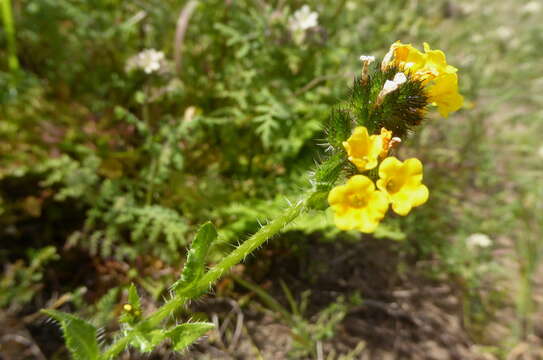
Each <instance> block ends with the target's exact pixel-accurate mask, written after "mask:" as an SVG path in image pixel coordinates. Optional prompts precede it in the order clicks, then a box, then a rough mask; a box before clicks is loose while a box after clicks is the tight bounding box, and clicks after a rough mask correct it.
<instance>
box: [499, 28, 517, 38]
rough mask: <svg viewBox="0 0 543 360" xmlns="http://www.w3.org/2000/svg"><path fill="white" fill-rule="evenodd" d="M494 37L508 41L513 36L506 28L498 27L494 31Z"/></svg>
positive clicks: (511, 31)
mask: <svg viewBox="0 0 543 360" xmlns="http://www.w3.org/2000/svg"><path fill="white" fill-rule="evenodd" d="M496 35H498V37H499V38H500V39H502V40H508V39H509V38H511V36H513V30H512V29H511V28H510V27H507V26H500V27H499V28H497V29H496Z"/></svg>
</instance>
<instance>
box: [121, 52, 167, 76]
mask: <svg viewBox="0 0 543 360" xmlns="http://www.w3.org/2000/svg"><path fill="white" fill-rule="evenodd" d="M163 63H164V53H163V52H162V51H156V50H155V49H146V50H143V51H141V52H140V53H139V54H137V55H135V56H133V57H131V58H130V59H128V61H127V63H126V69H127V71H131V70H135V69H141V70H143V71H144V72H145V73H146V74H151V73H153V72H156V71H158V70H160V68H161V67H162V65H163Z"/></svg>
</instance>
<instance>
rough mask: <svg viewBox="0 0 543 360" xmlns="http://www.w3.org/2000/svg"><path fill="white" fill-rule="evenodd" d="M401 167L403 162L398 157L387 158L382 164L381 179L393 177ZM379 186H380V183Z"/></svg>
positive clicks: (380, 167) (380, 169)
mask: <svg viewBox="0 0 543 360" xmlns="http://www.w3.org/2000/svg"><path fill="white" fill-rule="evenodd" d="M401 166H402V162H401V161H400V160H398V159H397V158H396V157H394V156H390V157H387V158H386V159H385V160H383V161H382V162H381V165H380V166H379V177H380V178H386V177H389V176H392V174H395V173H396V172H397V171H398V169H399V168H400V167H401ZM377 186H379V182H378V185H377ZM381 190H382V189H381Z"/></svg>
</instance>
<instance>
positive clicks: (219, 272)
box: [102, 200, 305, 359]
mask: <svg viewBox="0 0 543 360" xmlns="http://www.w3.org/2000/svg"><path fill="white" fill-rule="evenodd" d="M304 209H305V200H304V201H300V202H298V203H297V204H296V205H294V206H292V207H291V208H289V209H288V210H287V211H285V212H284V213H283V214H282V215H281V216H279V217H277V218H276V219H275V220H273V221H272V222H270V223H269V224H267V225H265V226H263V227H262V228H261V229H260V230H259V231H258V232H256V233H255V234H254V235H253V236H251V237H250V238H249V239H247V240H246V241H245V242H244V243H243V244H241V245H240V246H238V247H237V248H236V249H235V250H234V251H232V252H231V253H230V254H228V255H227V256H226V257H225V258H224V259H222V260H221V262H219V263H218V264H217V265H215V266H214V267H213V268H211V269H210V270H209V271H208V272H207V273H206V274H205V275H204V276H203V277H202V278H201V279H200V280H198V282H197V283H196V285H195V286H194V287H193V288H192V289H191V290H190V294H184V293H181V294H178V295H176V296H175V297H174V298H172V299H171V300H169V301H168V302H166V303H165V304H164V305H163V306H161V307H160V308H159V309H158V310H157V311H155V312H154V313H153V314H151V315H150V316H149V317H148V318H147V319H145V320H143V321H142V322H141V323H140V324H138V325H137V326H136V330H143V331H145V329H152V328H154V327H156V326H158V325H159V324H160V323H161V322H162V321H163V320H164V319H166V318H167V317H169V316H170V315H171V314H172V313H173V312H174V311H176V310H177V309H179V308H180V307H182V306H183V305H184V304H185V302H186V301H187V299H191V298H194V297H196V296H198V295H200V294H201V293H203V292H205V291H207V290H208V289H209V288H210V287H211V286H212V285H213V284H214V283H215V281H217V280H218V279H219V278H220V277H221V276H223V275H224V274H225V273H227V272H228V271H229V270H230V269H231V268H232V266H234V265H236V264H238V263H240V262H241V261H243V260H244V259H245V258H246V257H247V256H248V255H249V254H251V253H252V252H253V251H255V250H256V249H257V248H258V247H260V246H261V245H262V244H263V243H265V242H266V241H267V240H269V239H270V238H271V237H273V236H274V235H276V234H277V233H279V232H280V231H281V230H283V228H284V227H285V226H286V225H288V224H289V223H290V222H292V221H293V220H294V219H296V218H297V217H298V215H300V214H301V213H302V211H303V210H304ZM133 336H134V332H129V333H128V334H126V335H125V336H123V337H121V338H120V339H118V340H117V341H116V342H115V343H113V344H112V345H111V346H110V347H109V348H108V349H107V350H106V352H105V353H104V354H103V355H102V358H103V359H113V358H114V357H115V356H117V355H118V354H119V353H121V352H122V351H123V350H124V349H125V348H126V347H127V346H128V345H129V344H130V341H131V340H132V338H133Z"/></svg>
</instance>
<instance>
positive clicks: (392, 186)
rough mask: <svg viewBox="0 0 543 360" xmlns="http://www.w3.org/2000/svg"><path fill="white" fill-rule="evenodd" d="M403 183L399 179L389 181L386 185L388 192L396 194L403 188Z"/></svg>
mask: <svg viewBox="0 0 543 360" xmlns="http://www.w3.org/2000/svg"><path fill="white" fill-rule="evenodd" d="M402 185H403V184H402V182H401V181H398V180H397V179H394V178H392V179H389V180H388V181H387V183H386V189H387V192H388V193H390V194H395V193H397V192H398V191H400V189H401V188H402Z"/></svg>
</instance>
